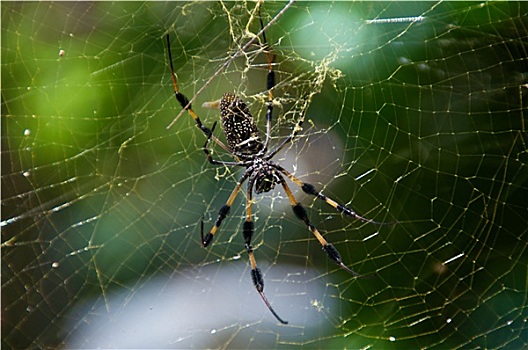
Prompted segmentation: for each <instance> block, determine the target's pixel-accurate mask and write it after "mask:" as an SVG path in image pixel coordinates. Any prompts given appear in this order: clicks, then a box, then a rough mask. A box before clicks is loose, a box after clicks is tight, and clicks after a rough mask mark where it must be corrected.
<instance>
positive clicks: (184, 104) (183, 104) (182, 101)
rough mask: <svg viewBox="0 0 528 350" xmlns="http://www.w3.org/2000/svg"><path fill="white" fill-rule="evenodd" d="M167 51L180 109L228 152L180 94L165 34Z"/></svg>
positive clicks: (168, 42)
mask: <svg viewBox="0 0 528 350" xmlns="http://www.w3.org/2000/svg"><path fill="white" fill-rule="evenodd" d="M167 51H168V54H169V63H170V69H171V78H172V86H173V88H174V96H175V97H176V100H177V101H178V102H179V104H180V106H181V108H182V109H184V110H186V111H187V113H189V115H190V116H191V117H192V118H193V119H194V121H195V122H196V125H197V126H198V128H200V130H202V132H203V133H204V134H205V136H207V137H209V138H212V139H213V141H214V142H215V143H216V144H217V145H219V146H220V147H222V148H223V149H224V150H226V151H227V152H229V148H228V147H227V146H226V145H225V144H224V143H223V142H222V141H220V140H219V139H218V138H217V137H216V136H214V135H213V133H212V131H211V130H210V129H209V128H208V127H206V126H205V125H203V124H202V121H201V120H200V118H199V117H198V115H197V114H196V113H195V112H194V111H193V109H192V106H191V103H190V102H189V99H188V98H187V97H186V96H185V95H184V94H182V93H181V92H180V90H179V89H178V83H177V81H176V74H175V73H174V66H173V64H172V53H171V48H170V38H169V34H167Z"/></svg>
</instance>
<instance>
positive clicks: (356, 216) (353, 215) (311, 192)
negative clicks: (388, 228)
mask: <svg viewBox="0 0 528 350" xmlns="http://www.w3.org/2000/svg"><path fill="white" fill-rule="evenodd" d="M275 167H276V168H277V169H279V171H280V172H281V173H283V174H284V175H286V176H287V177H288V178H289V179H290V180H291V181H293V182H294V183H295V184H296V185H297V186H299V187H300V188H301V189H302V190H303V191H304V192H305V193H307V194H309V195H312V196H315V197H317V198H319V199H321V200H323V201H325V202H326V203H327V204H328V205H330V206H331V207H333V208H334V209H336V210H337V211H338V212H340V213H342V214H345V215H347V216H350V217H351V218H354V219H358V220H361V221H364V222H368V223H371V224H375V225H391V224H394V222H390V223H382V222H378V221H374V220H372V219H368V218H365V217H363V216H361V215H359V214H357V213H356V212H355V211H353V210H352V209H350V208H348V207H346V206H344V205H342V204H339V203H337V202H336V201H334V200H333V199H331V198H328V197H327V196H325V195H324V194H322V193H321V192H319V191H317V190H316V189H315V187H314V186H313V185H312V184H309V183H306V182H303V181H301V180H300V179H299V178H297V177H296V176H295V175H293V174H292V173H290V172H289V171H287V170H286V169H284V168H283V167H281V166H280V165H276V164H275Z"/></svg>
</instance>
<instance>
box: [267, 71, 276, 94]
mask: <svg viewBox="0 0 528 350" xmlns="http://www.w3.org/2000/svg"><path fill="white" fill-rule="evenodd" d="M274 86H275V72H274V71H272V70H269V71H268V82H267V88H268V90H269V89H271V88H272V87H274Z"/></svg>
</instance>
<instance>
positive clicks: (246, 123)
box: [220, 93, 264, 157]
mask: <svg viewBox="0 0 528 350" xmlns="http://www.w3.org/2000/svg"><path fill="white" fill-rule="evenodd" d="M220 116H221V117H222V127H223V129H224V133H225V136H226V139H227V144H228V146H229V148H230V149H231V151H232V152H233V153H234V154H236V155H238V156H242V157H244V156H251V155H255V154H257V153H258V152H260V151H261V150H262V148H263V147H264V144H263V143H262V140H261V139H260V133H259V131H258V129H257V126H256V125H255V122H254V121H253V116H251V113H250V112H249V108H248V107H247V105H246V103H245V102H244V101H242V100H241V99H240V98H239V97H237V96H235V95H234V94H230V93H226V94H224V96H223V97H222V99H221V100H220Z"/></svg>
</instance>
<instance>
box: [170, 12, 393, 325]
mask: <svg viewBox="0 0 528 350" xmlns="http://www.w3.org/2000/svg"><path fill="white" fill-rule="evenodd" d="M259 20H260V25H261V28H262V30H261V33H262V40H263V42H264V47H265V50H266V56H267V69H268V74H267V82H266V90H267V92H268V101H267V103H266V106H267V111H266V135H265V139H264V141H262V138H261V136H260V132H259V130H258V128H257V126H256V124H255V122H254V120H253V117H252V115H251V113H250V111H249V108H248V106H247V105H246V103H245V102H244V101H243V100H241V99H240V98H239V97H238V96H236V95H235V94H232V93H225V94H224V95H223V97H222V98H221V99H220V100H219V101H215V102H208V103H205V104H204V105H206V106H207V107H209V108H217V109H219V110H220V117H221V121H222V128H223V131H224V135H225V138H226V140H227V145H225V144H224V143H223V142H222V141H220V140H219V139H218V138H216V137H215V136H214V135H213V131H214V129H215V126H216V122H214V124H213V126H212V128H211V129H209V128H208V127H206V126H204V125H203V124H202V122H201V120H200V118H199V117H198V115H197V114H196V113H195V112H194V111H193V109H192V106H191V104H190V102H189V99H187V97H185V96H184V95H183V94H182V93H181V92H180V90H179V89H178V84H177V80H176V74H175V73H174V67H173V63H172V54H171V49H170V38H169V34H167V36H166V38H167V51H168V59H169V64H170V69H171V77H172V84H173V88H174V95H175V97H176V100H177V101H178V103H179V104H180V106H181V108H182V109H183V110H186V111H187V112H188V114H189V115H190V116H191V117H192V118H193V120H194V121H195V122H196V126H197V127H198V128H199V129H200V130H201V131H202V132H203V133H204V134H205V136H206V141H205V143H204V145H203V151H204V153H205V156H206V158H207V160H208V161H209V163H211V164H213V165H224V166H241V167H244V168H246V169H245V171H244V173H243V174H242V176H241V177H240V179H239V180H238V182H237V184H236V185H235V188H234V189H233V191H232V192H231V194H230V196H229V198H228V199H227V201H226V203H225V204H224V206H222V208H220V210H219V212H218V216H217V218H216V221H215V224H214V226H213V228H212V229H211V230H210V231H209V232H208V233H206V234H205V235H204V224H203V220H202V221H201V231H200V234H201V243H202V245H203V247H207V246H208V245H209V244H210V243H211V241H212V240H213V237H214V235H215V234H216V232H217V231H218V228H219V227H220V225H221V224H222V221H223V220H224V219H225V218H226V216H227V215H228V214H229V211H230V209H231V206H232V204H233V202H234V200H235V198H236V196H237V194H238V193H239V191H240V189H241V188H242V185H243V184H244V183H245V182H246V180H247V181H248V183H247V188H246V194H247V199H246V220H245V221H244V223H243V226H242V233H243V236H244V243H245V248H246V251H247V253H248V256H249V262H250V265H251V279H252V280H253V284H254V286H255V288H256V289H257V292H258V293H259V294H260V296H261V298H262V300H263V301H264V303H265V304H266V306H267V307H268V309H269V310H270V311H271V313H272V314H273V316H275V318H276V319H277V320H278V321H279V322H281V323H282V324H287V323H288V322H287V321H285V320H283V319H282V318H281V317H280V316H279V315H278V314H277V313H276V312H275V310H274V309H273V307H272V306H271V304H270V302H269V301H268V299H267V298H266V295H265V294H264V278H263V275H262V272H261V270H260V269H259V268H258V267H257V261H256V259H255V255H254V253H253V248H252V247H251V239H252V236H253V232H254V224H253V221H252V197H253V190H254V191H255V193H256V194H259V193H263V192H269V191H271V190H272V189H273V188H275V186H276V185H277V184H280V185H281V186H282V188H283V189H284V191H285V193H286V195H287V197H288V199H289V201H290V203H291V205H292V209H293V212H294V214H295V216H296V217H297V218H299V219H300V220H302V221H303V222H304V223H305V225H306V226H307V227H308V229H309V230H310V231H311V232H312V233H313V235H314V236H315V238H317V240H318V241H319V243H320V244H321V246H322V248H323V250H324V251H325V252H326V254H327V255H328V257H329V258H330V259H331V260H332V261H334V262H335V263H337V264H338V265H339V266H340V267H341V268H343V269H344V270H346V271H348V272H349V273H351V274H352V275H354V276H355V277H360V278H364V277H370V276H371V275H368V276H364V275H360V274H358V273H357V272H355V271H354V270H352V269H351V268H349V267H348V266H346V265H345V264H344V263H343V260H342V259H341V255H340V254H339V252H338V251H337V249H336V248H335V247H334V246H333V245H332V244H331V243H328V242H327V241H326V240H325V239H324V237H323V236H322V235H321V233H320V232H319V231H318V230H317V228H316V227H315V226H314V225H313V224H312V223H311V222H310V220H309V219H308V214H307V212H306V209H304V207H303V206H302V205H301V204H300V203H299V202H298V201H297V199H296V198H295V197H294V195H293V193H292V191H291V189H290V187H289V185H288V184H287V183H286V180H285V178H288V179H289V180H291V181H292V182H293V183H294V184H296V185H297V186H299V187H300V188H301V189H302V190H303V191H304V192H305V193H307V194H309V195H312V196H315V197H317V198H319V199H321V200H323V201H325V202H326V203H327V204H329V205H330V206H332V207H333V208H334V209H336V210H337V211H338V212H340V213H342V214H344V215H347V216H349V217H352V218H354V219H359V220H361V221H364V222H368V223H372V224H377V225H385V224H384V223H379V222H376V221H374V220H371V219H367V218H364V217H362V216H360V215H358V214H356V213H355V212H354V211H353V210H352V209H350V208H347V207H346V206H345V205H342V204H339V203H337V202H336V201H334V200H333V199H330V198H328V197H327V196H325V195H324V194H322V193H321V192H319V191H317V190H316V189H315V187H314V186H313V185H311V184H309V183H305V182H303V181H301V180H300V179H299V178H297V177H296V176H295V175H293V174H292V173H290V172H289V171H287V170H286V169H284V168H283V167H282V166H280V165H279V164H277V163H274V162H273V161H272V160H271V159H272V158H273V157H274V156H275V155H276V154H277V153H278V152H279V151H281V150H282V149H283V148H284V147H285V146H286V145H287V144H289V143H290V142H292V141H293V140H294V139H295V137H296V135H297V133H298V132H299V131H300V130H301V125H302V122H303V120H302V118H301V119H300V120H299V122H298V123H297V124H296V126H295V127H294V128H293V131H292V133H291V135H290V136H289V137H287V138H286V139H285V140H284V141H282V142H281V143H280V144H279V145H278V146H276V147H275V148H274V149H272V150H268V146H269V141H270V138H271V136H270V133H271V121H272V114H273V88H274V87H275V72H274V71H273V65H274V56H273V54H272V53H271V47H270V46H269V45H268V42H267V40H266V35H265V32H264V29H265V27H264V23H263V21H262V17H261V16H260V11H259ZM211 139H212V140H213V141H214V142H215V143H216V144H218V145H219V146H220V147H221V148H223V149H224V150H225V151H227V152H229V153H230V154H232V155H233V156H234V157H235V160H236V161H232V162H226V161H221V160H215V159H213V157H212V155H211V153H210V152H209V150H208V148H207V145H208V143H209V141H210V140H211Z"/></svg>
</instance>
